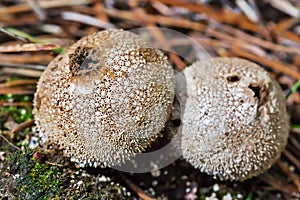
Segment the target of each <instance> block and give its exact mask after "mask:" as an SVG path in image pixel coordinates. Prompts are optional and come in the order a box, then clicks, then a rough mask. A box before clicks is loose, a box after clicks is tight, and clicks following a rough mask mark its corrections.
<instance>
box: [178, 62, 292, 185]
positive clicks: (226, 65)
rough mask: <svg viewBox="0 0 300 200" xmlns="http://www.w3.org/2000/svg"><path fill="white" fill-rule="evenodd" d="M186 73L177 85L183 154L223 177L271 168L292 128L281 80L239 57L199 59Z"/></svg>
mask: <svg viewBox="0 0 300 200" xmlns="http://www.w3.org/2000/svg"><path fill="white" fill-rule="evenodd" d="M183 74H184V79H185V81H186V87H187V88H186V91H185V92H184V91H183V90H182V89H181V90H180V91H176V95H177V96H178V97H179V101H180V103H181V105H182V113H183V114H182V127H181V133H182V135H181V136H182V138H181V149H182V152H183V157H184V158H185V159H186V160H188V161H189V162H190V163H191V164H192V165H193V166H194V167H196V168H199V169H200V170H201V171H202V172H205V173H208V174H210V175H214V176H215V177H219V178H220V179H221V180H240V181H243V180H245V179H248V178H250V177H253V176H256V175H258V174H260V173H262V172H264V171H265V170H267V169H268V168H269V167H270V166H271V165H272V164H273V163H274V162H275V161H276V160H277V159H278V158H279V156H280V153H281V152H282V151H283V149H284V147H285V145H286V143H287V137H288V133H289V117H288V114H287V111H286V104H285V97H284V94H283V92H282V90H281V88H280V86H279V85H278V84H277V83H276V82H275V81H274V80H273V79H272V78H271V77H270V76H269V75H268V74H267V72H266V71H265V70H264V69H262V68H260V67H259V66H257V65H256V64H254V63H252V62H250V61H247V60H244V59H238V58H213V59H211V60H208V61H204V62H196V63H194V64H193V65H192V66H190V67H187V68H186V69H185V70H184V71H183ZM179 84H181V83H179Z"/></svg>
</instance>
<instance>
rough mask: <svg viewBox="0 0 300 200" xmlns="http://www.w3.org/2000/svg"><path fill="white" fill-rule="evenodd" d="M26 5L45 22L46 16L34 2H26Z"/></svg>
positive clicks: (30, 0) (31, 0) (29, 0)
mask: <svg viewBox="0 0 300 200" xmlns="http://www.w3.org/2000/svg"><path fill="white" fill-rule="evenodd" d="M26 2H27V3H28V5H29V6H30V7H31V8H32V10H33V11H34V12H35V13H36V14H37V16H38V17H39V19H40V20H42V21H43V20H45V19H46V14H45V13H44V11H43V10H42V9H41V7H40V6H39V4H38V3H37V2H36V1H35V0H26Z"/></svg>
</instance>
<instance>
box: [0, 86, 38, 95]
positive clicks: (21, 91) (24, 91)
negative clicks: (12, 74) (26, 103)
mask: <svg viewBox="0 0 300 200" xmlns="http://www.w3.org/2000/svg"><path fill="white" fill-rule="evenodd" d="M34 92H35V89H30V88H23V87H13V88H0V94H34Z"/></svg>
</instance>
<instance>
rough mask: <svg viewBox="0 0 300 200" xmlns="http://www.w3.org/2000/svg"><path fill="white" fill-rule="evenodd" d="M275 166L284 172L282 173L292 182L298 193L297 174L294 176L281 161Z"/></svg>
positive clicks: (299, 190) (299, 188) (299, 180)
mask: <svg viewBox="0 0 300 200" xmlns="http://www.w3.org/2000/svg"><path fill="white" fill-rule="evenodd" d="M277 165H278V166H279V167H280V169H281V170H282V171H284V173H286V174H287V175H288V176H289V177H290V178H291V179H292V180H293V182H294V184H295V185H296V186H297V188H298V192H299V193H300V177H299V176H298V175H297V174H295V172H293V171H292V170H290V169H289V168H288V167H287V166H286V165H285V164H284V163H283V162H282V161H280V160H279V161H278V162H277Z"/></svg>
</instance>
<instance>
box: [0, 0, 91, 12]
mask: <svg viewBox="0 0 300 200" xmlns="http://www.w3.org/2000/svg"><path fill="white" fill-rule="evenodd" d="M95 1H96V0H52V1H39V5H40V7H41V8H43V9H48V8H58V7H63V6H73V5H83V4H89V3H92V2H95ZM30 10H31V7H30V6H29V5H28V4H19V5H14V6H9V7H4V8H0V13H1V14H2V15H5V14H6V15H7V14H14V13H20V12H27V11H30Z"/></svg>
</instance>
